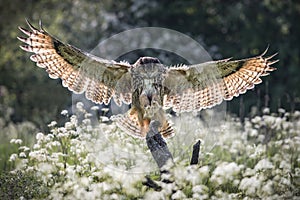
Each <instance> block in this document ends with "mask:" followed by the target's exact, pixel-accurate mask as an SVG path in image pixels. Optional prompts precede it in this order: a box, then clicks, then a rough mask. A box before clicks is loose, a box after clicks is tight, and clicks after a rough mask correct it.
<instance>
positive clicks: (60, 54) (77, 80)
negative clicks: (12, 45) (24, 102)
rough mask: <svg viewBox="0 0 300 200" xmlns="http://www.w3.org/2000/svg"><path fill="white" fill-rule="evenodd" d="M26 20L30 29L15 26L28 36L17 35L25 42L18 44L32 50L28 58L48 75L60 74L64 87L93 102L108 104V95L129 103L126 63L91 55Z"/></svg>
mask: <svg viewBox="0 0 300 200" xmlns="http://www.w3.org/2000/svg"><path fill="white" fill-rule="evenodd" d="M27 24H28V26H29V28H30V30H27V29H25V28H22V27H19V29H20V30H21V31H22V32H23V33H24V34H25V35H27V36H28V37H26V38H25V37H18V39H19V40H20V41H22V42H24V43H26V45H23V46H20V47H21V48H22V49H23V50H25V51H28V52H32V53H34V54H33V55H31V56H30V59H31V60H32V61H34V62H36V64H37V66H39V67H41V68H45V69H46V71H47V72H48V74H49V77H50V78H53V79H57V78H60V79H61V80H62V84H63V86H64V87H67V88H68V89H69V90H71V91H73V92H75V93H83V92H85V95H86V97H87V99H89V100H92V101H93V102H95V103H100V104H101V103H105V104H108V103H109V101H110V99H111V97H114V100H115V102H116V103H117V104H118V105H121V104H122V102H124V103H127V104H129V103H131V86H130V85H128V83H131V82H130V74H129V72H128V70H129V68H130V65H129V64H126V63H118V62H115V61H112V60H105V59H102V58H99V57H96V56H93V55H91V54H88V53H86V52H83V51H81V50H80V49H78V48H76V47H74V46H71V45H69V44H64V43H63V42H61V41H59V40H58V39H56V38H55V37H53V36H51V35H50V34H49V33H47V32H46V31H45V30H44V29H43V28H42V26H41V24H40V29H37V28H35V27H34V26H32V25H31V24H30V23H29V22H28V21H27ZM122 82H126V84H122ZM124 86H127V87H124ZM120 87H122V88H121V89H120Z"/></svg>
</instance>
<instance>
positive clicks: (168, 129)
mask: <svg viewBox="0 0 300 200" xmlns="http://www.w3.org/2000/svg"><path fill="white" fill-rule="evenodd" d="M158 130H159V132H160V134H161V135H162V136H163V137H164V138H170V137H173V136H174V135H175V132H174V129H173V127H172V126H171V124H170V123H169V122H168V120H165V121H164V123H163V125H162V127H161V128H159V129H158Z"/></svg>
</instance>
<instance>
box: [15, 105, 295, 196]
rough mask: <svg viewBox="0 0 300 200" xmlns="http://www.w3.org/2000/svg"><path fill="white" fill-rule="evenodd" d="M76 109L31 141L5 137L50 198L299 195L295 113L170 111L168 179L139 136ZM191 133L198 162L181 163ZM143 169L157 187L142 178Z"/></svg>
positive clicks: (189, 147) (21, 165) (186, 156)
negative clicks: (215, 122) (223, 115)
mask: <svg viewBox="0 0 300 200" xmlns="http://www.w3.org/2000/svg"><path fill="white" fill-rule="evenodd" d="M78 106H79V108H82V105H81V104H79V105H78ZM94 110H96V109H94ZM81 112H82V113H83V114H82V115H81V116H84V118H83V119H79V117H76V116H75V115H71V116H70V117H69V113H68V112H67V111H63V112H62V114H63V115H64V116H66V117H68V118H69V121H68V122H66V123H65V124H64V126H62V127H58V126H57V123H56V122H51V124H50V125H49V127H50V128H51V131H50V133H48V134H45V133H37V134H36V142H35V144H34V145H33V146H32V147H31V148H29V147H26V146H22V141H20V140H18V139H13V140H12V141H11V142H12V143H14V144H16V145H19V146H20V147H19V152H18V153H15V154H12V155H11V157H10V161H11V162H15V163H17V164H18V165H17V166H18V168H17V169H18V170H23V171H30V172H34V173H35V174H37V175H38V176H39V177H40V178H41V179H42V180H43V182H44V183H45V185H47V186H48V188H49V198H50V199H83V198H84V199H125V198H126V199H127V198H144V199H165V198H171V199H185V198H192V199H220V198H221V199H265V198H269V199H293V198H294V199H297V198H299V195H300V190H299V185H300V157H299V150H300V112H294V113H287V112H285V111H284V110H282V109H281V110H279V112H278V113H277V114H270V113H269V111H268V110H264V112H263V113H264V114H263V115H262V116H256V117H254V118H251V119H245V122H244V123H241V122H239V121H238V120H236V119H234V118H227V119H226V120H224V121H222V122H220V126H213V127H208V126H207V124H205V123H204V122H203V121H201V120H199V118H196V117H192V116H191V115H188V116H185V117H183V116H181V117H180V119H179V120H178V117H177V118H176V117H174V120H173V121H174V124H175V128H176V130H177V133H178V134H177V135H176V136H175V137H174V138H171V139H169V140H168V141H167V143H168V146H169V149H170V151H171V152H172V154H173V157H174V163H175V164H174V165H171V164H170V165H167V166H166V170H167V171H168V172H169V173H166V174H163V175H162V177H161V178H162V179H165V180H169V181H168V182H162V181H159V178H157V174H158V169H157V166H156V164H155V162H154V161H153V159H152V157H151V153H150V152H149V150H148V148H147V145H146V143H145V141H144V140H140V139H135V138H132V137H130V136H127V135H126V134H125V133H123V132H122V131H120V130H119V129H118V128H117V127H116V126H115V125H114V124H113V123H110V122H109V120H108V119H107V118H105V117H104V118H101V119H103V121H102V123H99V124H97V125H92V123H91V120H90V117H91V115H90V114H89V113H87V112H86V111H85V110H84V109H81ZM180 121H181V122H180ZM199 138H201V139H202V140H201V141H202V142H201V153H200V158H199V164H198V165H189V159H190V156H191V150H192V144H193V143H194V142H196V141H197V139H199ZM182 152H183V153H182ZM145 175H149V176H150V177H152V178H153V179H154V180H156V181H155V182H156V183H157V184H158V185H159V187H160V190H159V191H156V190H154V189H151V188H149V187H148V186H146V185H144V184H143V182H145Z"/></svg>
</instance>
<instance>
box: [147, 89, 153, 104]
mask: <svg viewBox="0 0 300 200" xmlns="http://www.w3.org/2000/svg"><path fill="white" fill-rule="evenodd" d="M146 96H147V98H148V101H149V104H150V105H151V102H152V96H153V95H152V92H147V93H146Z"/></svg>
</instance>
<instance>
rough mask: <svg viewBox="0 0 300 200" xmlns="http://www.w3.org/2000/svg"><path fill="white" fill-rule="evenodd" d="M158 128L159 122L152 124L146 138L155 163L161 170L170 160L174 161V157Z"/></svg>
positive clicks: (152, 122)
mask: <svg viewBox="0 0 300 200" xmlns="http://www.w3.org/2000/svg"><path fill="white" fill-rule="evenodd" d="M158 126H159V122H157V121H151V122H150V126H149V132H148V133H147V136H146V142H147V146H148V148H149V149H150V151H151V154H152V156H153V158H154V160H155V162H156V163H157V165H158V167H159V168H160V169H161V168H162V167H163V166H164V165H165V164H166V163H167V162H168V160H172V161H173V156H172V154H171V153H170V151H169V149H168V146H167V143H166V142H165V140H164V139H163V138H162V136H161V134H160V133H159V131H158Z"/></svg>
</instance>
